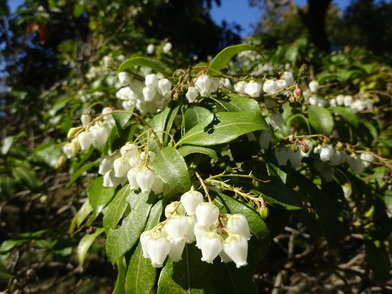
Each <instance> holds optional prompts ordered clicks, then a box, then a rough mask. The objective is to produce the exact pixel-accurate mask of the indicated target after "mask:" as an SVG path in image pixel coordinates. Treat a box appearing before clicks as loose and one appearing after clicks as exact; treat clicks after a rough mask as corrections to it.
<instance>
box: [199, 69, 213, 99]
mask: <svg viewBox="0 0 392 294" xmlns="http://www.w3.org/2000/svg"><path fill="white" fill-rule="evenodd" d="M211 85H212V81H211V78H210V77H209V76H208V75H206V74H202V75H200V76H198V77H197V79H196V81H195V87H196V89H197V90H198V91H199V93H200V95H201V96H209V95H210V94H211Z"/></svg>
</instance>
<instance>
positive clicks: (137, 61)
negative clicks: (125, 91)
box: [118, 57, 167, 75]
mask: <svg viewBox="0 0 392 294" xmlns="http://www.w3.org/2000/svg"><path fill="white" fill-rule="evenodd" d="M134 66H144V67H149V68H151V69H153V70H155V71H156V72H157V73H161V74H163V75H166V74H167V73H166V72H165V69H164V68H163V67H162V66H160V65H159V64H158V63H155V62H154V61H151V60H150V59H147V58H145V57H133V58H130V59H128V60H126V61H124V62H123V63H121V65H120V67H119V68H118V72H122V71H126V70H128V69H130V70H131V69H132V68H133V67H134Z"/></svg>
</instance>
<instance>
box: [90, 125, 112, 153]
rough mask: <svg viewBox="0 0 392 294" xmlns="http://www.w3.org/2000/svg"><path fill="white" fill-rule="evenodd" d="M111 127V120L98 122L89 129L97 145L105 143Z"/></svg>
mask: <svg viewBox="0 0 392 294" xmlns="http://www.w3.org/2000/svg"><path fill="white" fill-rule="evenodd" d="M111 129H112V126H111V125H110V122H102V123H101V122H98V123H96V124H94V125H93V126H92V127H91V128H90V129H89V131H90V132H91V134H92V135H93V136H94V139H95V145H96V146H97V147H101V146H103V145H105V143H106V141H107V139H108V137H109V134H110V131H111Z"/></svg>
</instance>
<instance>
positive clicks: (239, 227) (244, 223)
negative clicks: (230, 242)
mask: <svg viewBox="0 0 392 294" xmlns="http://www.w3.org/2000/svg"><path fill="white" fill-rule="evenodd" d="M226 229H227V230H228V231H230V232H231V233H233V234H239V235H242V236H244V237H245V238H246V240H249V239H250V237H251V236H252V235H251V234H250V229H249V224H248V220H247V219H246V217H245V216H244V215H243V214H231V215H230V214H229V215H228V219H227V223H226Z"/></svg>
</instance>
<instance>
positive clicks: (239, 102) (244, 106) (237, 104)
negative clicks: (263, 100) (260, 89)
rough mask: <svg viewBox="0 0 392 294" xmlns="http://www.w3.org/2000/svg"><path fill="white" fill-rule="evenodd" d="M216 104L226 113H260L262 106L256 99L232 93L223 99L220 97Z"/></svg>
mask: <svg viewBox="0 0 392 294" xmlns="http://www.w3.org/2000/svg"><path fill="white" fill-rule="evenodd" d="M216 102H217V104H218V106H220V108H222V110H225V111H231V112H240V111H249V110H254V111H260V105H259V103H258V102H257V101H256V100H255V99H253V98H249V97H244V96H241V95H238V94H235V93H230V94H227V95H224V96H223V97H219V99H217V100H216Z"/></svg>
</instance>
